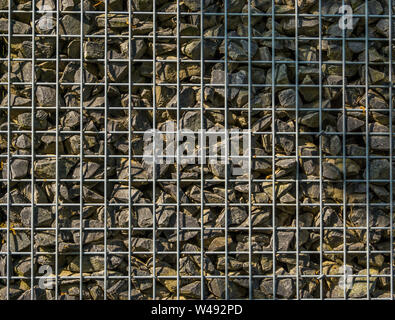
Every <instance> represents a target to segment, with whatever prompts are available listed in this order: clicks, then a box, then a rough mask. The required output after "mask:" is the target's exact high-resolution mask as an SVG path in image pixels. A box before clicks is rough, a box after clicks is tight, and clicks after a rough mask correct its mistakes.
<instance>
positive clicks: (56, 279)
mask: <svg viewBox="0 0 395 320" xmlns="http://www.w3.org/2000/svg"><path fill="white" fill-rule="evenodd" d="M59 5H60V3H59V0H56V48H55V49H56V88H55V89H56V90H55V92H56V98H55V99H56V100H55V101H56V110H55V112H56V114H55V118H56V126H55V128H56V136H55V139H56V144H55V153H56V163H55V178H56V186H55V300H58V265H59V260H58V254H59V252H58V246H59V242H58V241H59V239H58V238H59Z"/></svg>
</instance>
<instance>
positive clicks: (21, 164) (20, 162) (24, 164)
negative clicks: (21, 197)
mask: <svg viewBox="0 0 395 320" xmlns="http://www.w3.org/2000/svg"><path fill="white" fill-rule="evenodd" d="M10 169H11V179H22V178H24V177H26V176H27V174H28V172H29V160H27V159H21V158H18V159H15V160H13V161H12V162H11V168H10Z"/></svg>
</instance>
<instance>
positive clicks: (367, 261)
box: [365, 0, 370, 300]
mask: <svg viewBox="0 0 395 320" xmlns="http://www.w3.org/2000/svg"><path fill="white" fill-rule="evenodd" d="M365 64H366V65H365V94H366V99H365V100H366V114H365V116H366V118H365V135H366V140H365V141H366V151H365V153H366V211H365V212H366V269H367V273H366V277H367V281H366V286H367V287H366V293H367V297H366V298H367V299H368V300H370V289H369V287H370V243H369V241H370V227H369V223H370V219H369V216H370V205H369V204H370V199H369V196H370V194H369V185H370V184H369V179H370V172H369V170H370V166H369V144H370V139H369V138H370V137H369V80H368V79H369V78H368V77H369V3H368V0H365Z"/></svg>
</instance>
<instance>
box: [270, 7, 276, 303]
mask: <svg viewBox="0 0 395 320" xmlns="http://www.w3.org/2000/svg"><path fill="white" fill-rule="evenodd" d="M275 20H276V7H275V3H274V0H272V110H271V111H272V227H273V235H272V239H273V244H272V245H273V270H272V272H273V300H275V299H276V293H277V286H276V281H277V280H276V238H277V235H276V233H277V231H276V197H275V194H276V168H275V154H276V146H275V144H276V113H275V107H276V62H275V55H276V47H275V46H276V41H275V40H276V38H275V37H276V31H275V30H276V29H275Z"/></svg>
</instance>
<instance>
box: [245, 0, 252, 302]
mask: <svg viewBox="0 0 395 320" xmlns="http://www.w3.org/2000/svg"><path fill="white" fill-rule="evenodd" d="M251 28H252V27H251V0H248V240H249V244H248V282H249V285H248V288H249V292H248V297H249V299H250V300H251V299H253V291H252V289H253V288H252V226H251V223H252V219H251V214H252V208H251V156H252V154H251V153H252V145H251V99H252V67H251V51H252V48H251V46H252V41H251V37H252V34H251ZM243 140H244V134H243ZM243 145H244V142H243ZM244 156H245V154H244V148H243V161H244ZM243 167H244V163H243Z"/></svg>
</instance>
